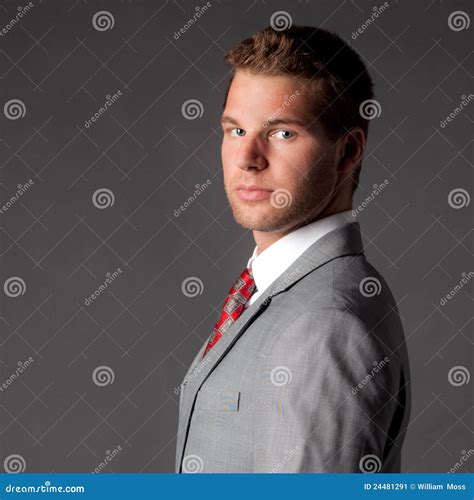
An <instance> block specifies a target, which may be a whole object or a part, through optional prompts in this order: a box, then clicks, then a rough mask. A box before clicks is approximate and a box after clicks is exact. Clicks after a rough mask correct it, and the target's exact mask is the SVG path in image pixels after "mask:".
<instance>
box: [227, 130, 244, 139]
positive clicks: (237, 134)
mask: <svg viewBox="0 0 474 500" xmlns="http://www.w3.org/2000/svg"><path fill="white" fill-rule="evenodd" d="M230 135H231V137H242V136H243V135H245V130H244V129H242V128H233V129H232V130H231V131H230Z"/></svg>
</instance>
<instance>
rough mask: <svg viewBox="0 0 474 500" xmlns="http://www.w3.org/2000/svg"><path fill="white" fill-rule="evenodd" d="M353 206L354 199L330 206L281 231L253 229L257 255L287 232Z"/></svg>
mask: <svg viewBox="0 0 474 500" xmlns="http://www.w3.org/2000/svg"><path fill="white" fill-rule="evenodd" d="M351 208H352V200H351V203H348V204H345V205H344V206H342V205H339V206H337V205H333V206H331V205H330V206H328V207H326V208H325V209H324V210H322V211H321V212H320V213H318V214H317V215H316V216H313V217H312V218H306V219H305V218H303V219H300V220H298V221H296V222H293V223H292V224H290V225H289V226H287V227H285V228H284V229H282V230H279V231H255V230H254V231H253V237H254V240H255V244H256V245H257V255H260V254H261V253H262V252H263V251H264V250H266V249H267V248H268V247H270V246H271V245H273V243H275V242H276V241H278V240H279V239H280V238H283V236H286V235H287V234H290V233H292V232H293V231H295V230H296V229H298V228H300V227H303V226H306V225H308V224H311V222H315V221H317V220H320V219H324V218H325V217H329V216H330V215H334V214H337V213H340V212H344V211H346V210H350V209H351Z"/></svg>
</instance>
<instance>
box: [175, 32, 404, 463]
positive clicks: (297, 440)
mask: <svg viewBox="0 0 474 500" xmlns="http://www.w3.org/2000/svg"><path fill="white" fill-rule="evenodd" d="M226 59H227V61H228V62H229V63H230V64H231V65H232V69H233V71H232V79H231V83H230V86H229V89H228V93H227V96H226V102H225V107H224V112H223V115H222V127H223V141H222V163H223V172H224V184H225V190H226V194H227V197H228V200H229V203H230V206H231V208H232V211H233V215H234V218H235V220H236V221H237V223H239V224H240V225H242V226H243V227H245V228H249V229H252V230H253V235H254V238H255V242H256V247H255V250H254V252H253V255H252V257H251V258H250V260H249V261H248V263H247V267H246V268H245V269H244V270H243V272H242V274H241V275H240V276H239V278H238V279H237V281H236V283H235V285H234V286H233V287H232V288H231V290H230V291H229V295H228V297H227V298H226V300H225V302H224V305H223V308H222V312H221V315H220V317H219V319H218V321H217V323H216V325H215V328H214V331H213V332H212V334H211V336H210V337H209V339H208V341H206V342H205V344H204V345H203V346H202V348H201V350H200V352H199V353H198V355H197V356H196V358H195V360H194V362H193V363H192V365H191V367H190V369H189V371H188V373H187V375H186V377H185V379H184V381H183V383H182V384H181V393H180V416H179V429H178V437H177V452H176V471H177V472H234V473H235V472H400V458H401V447H402V442H403V439H404V436H405V431H406V426H407V423H408V419H409V414H410V386H409V379H410V373H409V365H408V356H407V352H406V346H405V339H404V333H403V329H402V325H401V322H400V318H399V314H398V310H397V306H396V303H395V301H394V298H393V296H392V294H391V292H390V290H389V288H388V285H387V283H386V282H385V281H384V279H383V278H382V276H381V275H380V274H379V273H378V272H377V271H376V270H375V269H374V268H373V267H372V266H371V265H370V264H369V263H368V262H367V260H366V258H365V255H364V249H363V245H362V240H361V235H360V227H359V223H358V222H356V221H355V219H354V216H353V215H352V210H351V208H352V196H353V192H354V189H355V188H356V186H357V183H358V176H359V172H360V168H361V163H362V158H363V154H364V149H365V146H366V141H367V129H368V122H367V119H366V118H367V117H366V116H365V115H364V114H363V113H362V114H361V113H360V112H359V109H360V106H361V104H362V103H364V102H365V101H367V100H370V99H372V98H373V91H372V81H371V79H370V77H369V75H368V74H367V71H366V68H365V66H364V64H363V63H362V61H361V60H360V58H359V57H358V55H357V54H356V53H355V52H354V51H353V50H352V49H351V48H350V47H349V46H348V45H346V44H345V43H344V42H343V41H342V40H341V39H340V38H339V37H337V36H336V35H334V34H332V33H329V32H327V31H325V30H321V29H317V28H312V27H296V26H294V27H292V28H290V29H288V30H286V31H275V30H273V29H272V28H267V29H265V30H263V31H261V32H259V33H256V34H255V35H253V36H252V37H250V38H249V39H247V40H244V41H243V42H242V43H240V44H239V45H238V46H237V47H235V48H234V49H232V50H231V51H230V52H229V53H228V54H227V55H226Z"/></svg>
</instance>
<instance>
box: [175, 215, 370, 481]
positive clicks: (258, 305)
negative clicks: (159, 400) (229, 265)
mask: <svg viewBox="0 0 474 500" xmlns="http://www.w3.org/2000/svg"><path fill="white" fill-rule="evenodd" d="M363 251H364V250H363V245H362V239H361V235H360V226H359V223H358V222H352V223H347V224H344V225H343V226H341V227H340V228H338V229H335V230H333V231H330V232H329V233H326V234H325V235H324V236H323V237H322V238H320V239H319V240H317V241H316V242H315V243H314V244H313V245H311V246H310V247H309V248H308V249H307V250H306V251H305V252H304V253H303V254H302V255H300V256H299V257H298V258H297V259H296V260H295V262H293V264H291V265H290V267H288V269H286V271H284V272H283V273H282V274H281V275H280V276H279V277H278V278H277V279H276V280H275V281H274V282H273V283H272V284H271V285H269V286H268V287H267V289H266V290H265V291H264V292H263V293H262V294H261V295H260V297H258V299H257V300H256V301H255V302H254V303H253V304H252V305H251V306H249V307H248V308H247V309H245V310H244V312H243V313H242V314H241V316H240V317H239V318H238V319H237V321H236V322H235V323H233V324H232V325H231V326H230V327H229V328H228V329H227V331H226V332H225V334H224V335H223V336H222V338H221V339H220V340H219V342H217V344H216V345H215V346H214V347H213V348H212V349H211V350H210V351H209V352H208V353H207V354H206V356H205V358H204V359H202V354H203V352H204V349H205V346H206V344H207V341H206V343H205V344H204V345H203V346H202V347H201V349H200V351H199V353H198V355H197V356H196V357H195V358H194V361H193V363H192V365H191V368H190V369H189V370H188V373H187V374H186V377H185V379H184V381H183V385H182V389H181V390H182V391H183V398H182V407H181V408H180V429H179V432H178V437H177V456H178V457H179V460H178V467H179V472H181V461H182V458H183V457H182V455H183V451H184V445H185V440H186V437H187V432H188V429H189V423H190V417H191V412H192V408H193V405H194V401H195V399H196V394H197V392H198V391H199V389H200V388H201V386H202V384H203V383H204V381H205V380H206V378H207V377H208V376H209V375H210V373H211V372H212V371H213V369H214V368H215V367H216V366H217V364H218V363H219V361H220V360H221V359H222V358H223V357H224V356H225V355H226V354H227V353H228V352H229V351H230V349H232V346H233V345H234V344H235V342H236V341H237V340H238V338H239V337H240V336H241V335H242V334H243V333H244V332H245V330H246V329H247V328H248V326H250V324H251V323H252V322H253V321H255V319H257V318H258V316H259V315H260V314H262V312H263V311H264V310H265V309H266V308H267V307H268V306H269V305H270V303H271V301H272V298H273V297H274V296H275V295H278V294H280V293H283V292H285V291H286V290H287V289H288V288H290V287H291V286H292V285H294V284H295V283H296V282H297V281H299V280H300V279H302V278H303V277H304V276H306V275H307V274H309V273H310V272H312V271H314V270H315V269H317V268H318V267H320V266H322V265H324V264H326V263H327V262H329V261H331V260H333V259H335V258H337V257H341V256H344V255H354V254H362V253H363Z"/></svg>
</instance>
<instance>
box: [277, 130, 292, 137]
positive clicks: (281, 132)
mask: <svg viewBox="0 0 474 500" xmlns="http://www.w3.org/2000/svg"><path fill="white" fill-rule="evenodd" d="M274 135H276V136H277V137H278V139H292V138H293V137H294V136H295V134H294V133H293V132H290V131H289V130H277V131H276V132H275V134H274Z"/></svg>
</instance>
